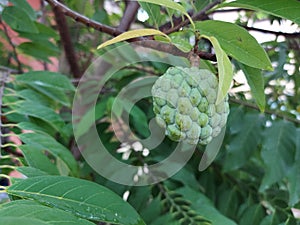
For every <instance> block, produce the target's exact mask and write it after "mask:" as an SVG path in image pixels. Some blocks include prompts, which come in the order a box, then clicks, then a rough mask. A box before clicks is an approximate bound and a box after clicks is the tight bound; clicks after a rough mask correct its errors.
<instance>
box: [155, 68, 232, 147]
mask: <svg viewBox="0 0 300 225" xmlns="http://www.w3.org/2000/svg"><path fill="white" fill-rule="evenodd" d="M217 92H218V79H217V77H216V76H215V75H214V74H213V73H211V72H210V71H209V70H205V69H198V68H196V67H192V68H182V67H170V68H169V69H168V70H167V72H166V73H165V74H164V75H162V76H161V77H159V78H158V79H157V81H156V82H155V84H154V85H153V87H152V96H153V109H154V112H155V114H156V121H157V123H158V124H159V125H160V126H161V127H163V128H165V129H166V135H167V136H169V138H170V139H171V140H174V141H187V142H188V143H189V144H198V143H199V144H202V145H207V144H208V143H209V142H211V140H212V139H213V138H214V137H216V136H217V135H218V134H219V133H220V132H221V129H222V128H223V127H224V126H225V124H226V121H227V116H228V114H229V105H228V96H226V97H225V99H224V100H223V101H222V102H221V103H220V104H218V105H216V104H215V103H216V99H217Z"/></svg>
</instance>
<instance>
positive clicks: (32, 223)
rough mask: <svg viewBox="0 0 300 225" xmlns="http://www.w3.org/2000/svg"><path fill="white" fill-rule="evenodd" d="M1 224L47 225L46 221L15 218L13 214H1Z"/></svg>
mask: <svg viewBox="0 0 300 225" xmlns="http://www.w3.org/2000/svg"><path fill="white" fill-rule="evenodd" d="M0 222H1V224H5V225H16V224H22V225H48V223H47V222H44V221H42V220H38V219H32V218H16V217H14V216H3V217H1V218H0Z"/></svg>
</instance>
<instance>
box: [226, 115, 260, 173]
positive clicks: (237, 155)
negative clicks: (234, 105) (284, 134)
mask: <svg viewBox="0 0 300 225" xmlns="http://www.w3.org/2000/svg"><path fill="white" fill-rule="evenodd" d="M242 116H243V117H242V120H241V121H242V123H241V121H240V120H237V122H238V124H237V125H238V126H239V127H240V131H239V132H238V133H236V134H235V135H234V136H233V137H232V139H231V141H230V143H229V145H228V146H227V153H226V158H225V163H224V170H225V171H231V170H237V169H239V168H241V167H243V166H244V165H245V164H246V163H247V162H248V161H249V158H250V157H251V156H252V154H253V152H254V151H255V150H256V149H257V146H258V144H259V143H260V141H261V132H262V124H263V117H261V116H260V115H259V114H258V113H256V114H246V115H245V116H244V115H243V114H242ZM234 119H237V115H235V117H234ZM230 128H231V127H230Z"/></svg>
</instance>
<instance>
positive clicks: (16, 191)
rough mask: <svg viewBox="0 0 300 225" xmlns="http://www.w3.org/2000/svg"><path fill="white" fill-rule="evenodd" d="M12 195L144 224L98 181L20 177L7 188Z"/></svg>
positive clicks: (77, 212) (129, 223)
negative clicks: (21, 179) (20, 178)
mask: <svg viewBox="0 0 300 225" xmlns="http://www.w3.org/2000/svg"><path fill="white" fill-rule="evenodd" d="M7 193H8V194H9V195H10V196H16V197H19V198H24V199H32V200H35V201H37V202H39V203H42V204H43V205H47V206H50V207H55V208H57V209H61V210H64V211H68V212H70V213H72V214H74V215H76V216H79V217H81V218H84V219H89V220H93V221H103V222H108V223H113V224H123V225H145V223H144V222H143V220H142V219H141V218H140V216H139V215H138V213H137V212H136V211H135V210H134V209H133V208H132V206H130V205H129V204H128V203H127V202H125V201H123V199H122V198H121V197H119V196H118V195H117V194H115V193H113V192H112V191H110V190H109V189H107V188H105V187H103V186H101V185H98V184H96V183H93V182H90V181H86V180H81V179H77V178H72V177H61V176H39V177H33V178H28V179H26V180H23V181H19V182H17V183H15V184H14V185H12V186H10V187H9V188H8V189H7Z"/></svg>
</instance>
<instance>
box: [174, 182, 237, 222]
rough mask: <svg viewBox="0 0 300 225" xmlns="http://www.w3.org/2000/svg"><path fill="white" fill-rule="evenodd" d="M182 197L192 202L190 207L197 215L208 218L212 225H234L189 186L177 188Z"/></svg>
mask: <svg viewBox="0 0 300 225" xmlns="http://www.w3.org/2000/svg"><path fill="white" fill-rule="evenodd" d="M177 192H178V193H180V194H182V195H183V196H184V198H185V199H186V200H188V201H190V202H191V203H192V207H193V208H194V209H195V210H196V212H197V213H199V215H200V216H201V215H202V216H203V217H205V218H206V219H208V220H209V221H210V222H211V223H212V224H213V225H236V223H235V222H234V221H232V220H230V219H228V218H227V217H225V216H224V215H222V214H221V213H220V212H219V211H218V210H217V209H216V208H215V207H214V205H213V203H212V202H211V200H210V199H208V198H207V197H206V196H205V195H204V194H202V193H201V192H199V191H195V190H194V189H191V188H189V187H183V188H180V189H178V190H177Z"/></svg>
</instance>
